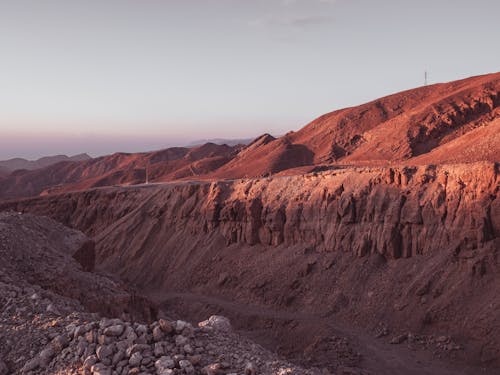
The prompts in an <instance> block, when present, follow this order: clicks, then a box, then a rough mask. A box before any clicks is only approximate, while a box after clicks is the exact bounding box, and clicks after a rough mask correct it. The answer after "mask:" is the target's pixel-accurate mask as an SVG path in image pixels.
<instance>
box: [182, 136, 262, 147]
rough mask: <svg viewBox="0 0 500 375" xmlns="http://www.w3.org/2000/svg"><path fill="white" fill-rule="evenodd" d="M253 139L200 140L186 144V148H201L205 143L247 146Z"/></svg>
mask: <svg viewBox="0 0 500 375" xmlns="http://www.w3.org/2000/svg"><path fill="white" fill-rule="evenodd" d="M254 139H255V138H241V139H224V138H211V139H202V140H198V141H194V142H191V143H189V144H188V147H193V146H201V145H204V144H205V143H214V144H216V145H228V146H237V145H248V144H249V143H251V142H252V141H253V140H254Z"/></svg>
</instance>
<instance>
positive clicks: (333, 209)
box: [0, 163, 500, 260]
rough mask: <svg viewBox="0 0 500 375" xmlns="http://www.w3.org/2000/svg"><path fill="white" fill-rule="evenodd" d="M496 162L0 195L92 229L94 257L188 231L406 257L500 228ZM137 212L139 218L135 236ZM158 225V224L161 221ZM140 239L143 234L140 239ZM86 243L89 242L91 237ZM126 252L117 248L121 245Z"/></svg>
mask: <svg viewBox="0 0 500 375" xmlns="http://www.w3.org/2000/svg"><path fill="white" fill-rule="evenodd" d="M498 170H499V167H498V165H495V164H493V163H476V164H461V165H454V166H439V167H436V166H420V167H390V168H353V169H338V170H333V171H329V172H323V173H319V174H318V173H316V174H311V175H301V176H292V177H281V178H263V179H250V180H237V181H230V182H226V181H219V182H214V183H180V184H176V185H164V186H162V185H160V186H157V187H149V188H147V189H141V188H126V189H107V190H99V191H88V192H82V193H74V194H65V195H58V196H53V197H47V198H44V199H33V200H24V201H19V202H13V203H5V204H3V205H2V206H0V208H3V209H5V208H13V209H16V210H18V211H29V212H34V213H43V214H47V215H50V216H52V217H53V218H55V219H57V220H59V221H61V222H63V223H65V224H68V225H71V226H73V227H76V228H79V229H81V230H83V231H85V232H87V233H88V234H90V235H96V239H97V241H98V247H99V249H100V251H99V257H100V260H106V258H107V256H108V255H110V256H111V254H108V251H109V247H107V246H106V243H108V242H111V241H113V240H112V238H113V237H114V238H116V239H118V238H122V237H124V233H125V232H127V233H135V234H136V235H134V239H133V240H132V241H131V242H127V245H125V244H124V245H125V246H124V247H122V252H123V253H126V251H125V249H126V248H127V247H140V248H144V244H143V243H142V245H141V244H139V243H138V242H137V241H149V242H151V241H152V240H153V239H154V238H155V237H165V236H172V235H173V234H174V233H176V232H179V231H182V232H185V231H186V230H188V231H189V232H190V233H191V234H193V235H207V236H214V235H215V234H217V235H219V236H221V237H223V238H224V241H225V244H226V245H231V244H233V243H237V244H244V245H250V246H251V245H256V244H261V245H264V246H279V245H285V246H294V245H297V244H300V245H303V246H306V247H307V246H311V247H313V248H314V249H315V250H316V251H335V252H339V251H341V252H352V253H354V254H355V255H356V256H360V257H362V256H366V255H368V254H374V253H377V254H380V255H382V256H384V257H385V258H387V259H398V258H408V257H412V256H415V255H419V254H427V253H435V252H440V251H445V249H448V250H449V251H454V252H457V253H458V252H460V251H465V250H474V249H477V248H479V247H482V246H485V245H487V244H488V243H489V242H491V241H493V242H495V241H496V240H497V239H498V237H499V234H500V212H499V209H498V207H499V203H498V200H497V193H498V191H497V190H498ZM135 218H138V219H140V220H141V221H142V225H143V227H142V228H140V230H139V232H142V231H144V230H146V231H149V232H148V236H147V238H142V239H140V238H141V236H140V235H139V236H137V232H136V231H134V226H136V225H137V222H136V220H135ZM160 227H161V228H162V230H158V229H159V228H160ZM139 239H140V240H139ZM89 246H90V245H89ZM122 255H123V254H122Z"/></svg>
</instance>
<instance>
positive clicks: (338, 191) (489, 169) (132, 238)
mask: <svg viewBox="0 0 500 375" xmlns="http://www.w3.org/2000/svg"><path fill="white" fill-rule="evenodd" d="M498 173H499V166H498V164H494V163H476V164H462V165H454V166H437V167H436V166H420V167H386V168H381V167H380V168H373V167H358V168H345V169H336V170H331V171H325V172H317V173H311V174H307V175H304V176H290V177H270V178H261V179H248V180H236V181H226V182H224V181H222V182H213V183H193V182H185V183H177V184H167V185H158V186H149V187H131V188H109V189H100V190H91V191H86V192H81V193H68V194H60V195H55V196H51V197H43V198H36V199H29V200H24V201H19V202H12V203H5V204H3V205H2V206H0V209H8V208H11V209H15V210H17V211H21V212H34V213H43V214H48V215H50V216H51V217H53V218H55V219H56V220H58V221H61V222H63V223H65V224H67V225H69V226H72V227H75V228H79V229H81V230H83V231H84V232H85V233H87V234H88V235H91V236H93V238H94V239H95V240H96V249H97V259H98V262H99V264H100V265H101V267H102V268H104V269H106V270H109V271H112V272H114V273H116V274H118V275H120V276H121V277H122V278H123V279H124V280H126V281H128V282H130V283H133V284H136V285H138V286H139V287H141V288H143V290H145V291H148V293H151V294H152V295H154V298H155V300H156V301H157V302H158V303H160V304H166V305H169V302H168V301H172V300H177V299H178V298H180V300H184V301H185V299H186V298H187V299H188V300H190V299H192V300H195V301H196V300H198V302H196V303H195V302H193V304H191V305H189V304H185V303H184V305H182V304H179V305H178V310H179V311H182V313H184V314H186V315H187V316H192V317H199V314H200V311H206V306H207V305H212V306H218V309H220V310H219V311H223V312H224V313H225V314H226V313H227V314H228V315H230V316H231V317H232V318H235V321H236V322H241V323H237V324H241V328H245V329H249V328H250V329H261V328H262V325H263V324H264V325H266V324H268V323H265V322H268V321H269V320H266V319H264V320H262V319H263V318H262V317H261V318H255V317H253V318H251V317H250V316H248V314H249V312H248V311H251V310H248V309H247V310H248V311H245V309H244V308H237V307H234V306H233V305H230V304H228V303H227V301H233V302H234V303H239V304H240V305H241V306H255V309H257V311H260V310H258V309H271V310H273V311H275V312H276V311H277V312H276V313H273V314H271V316H273V317H274V318H267V319H272V320H271V321H272V322H273V323H272V324H271V327H272V328H270V330H271V332H273V335H276V337H278V338H279V340H280V350H281V353H283V354H285V355H289V356H290V355H292V356H298V357H300V358H302V360H304V358H305V357H304V355H305V356H306V357H307V358H309V359H310V360H311V363H321V358H336V357H335V353H337V352H338V346H336V345H333V344H329V345H326V344H321V343H324V340H327V337H334V333H333V332H334V331H335V330H334V331H331V330H330V329H326V328H325V327H326V326H328V325H329V324H332V321H335V322H342V321H344V322H346V326H348V327H358V328H359V329H362V330H363V331H364V332H373V334H374V335H377V336H378V335H380V336H379V337H381V338H380V340H382V341H383V342H387V343H389V342H391V341H393V340H395V342H406V340H407V339H408V337H411V340H414V337H421V338H420V339H419V340H420V341H419V342H421V343H422V345H423V346H425V347H428V346H429V345H430V346H431V347H433V345H438V346H437V347H436V348H437V349H433V350H436V351H435V354H436V355H437V356H439V357H447V356H451V358H453V359H454V360H456V361H463V363H468V364H471V365H479V364H481V365H483V366H484V365H487V366H498V365H499V364H500V363H499V362H498V358H500V342H499V341H498V337H500V331H498V330H497V329H496V328H495V327H499V326H500V322H499V321H498V315H497V314H495V311H496V310H497V309H498V308H500V299H499V298H498V297H497V293H496V291H497V287H498V285H499V282H500V279H499V276H498V275H499V264H498V250H499V249H500V242H499V240H500V204H499V201H498V198H497V196H498V187H499V184H498ZM196 296H199V298H198V299H197V298H196ZM202 296H213V297H217V298H216V299H215V300H207V301H206V302H205V303H203V302H199V301H204V300H203V297H202ZM224 301H226V302H224ZM388 301H390V302H389V303H388ZM195 306H197V307H195ZM299 311H300V312H301V314H305V316H307V319H303V320H300V319H299V321H298V322H296V323H295V324H297V326H296V328H295V329H294V330H293V331H290V330H289V329H288V324H290V323H289V320H288V319H286V316H288V317H290V316H294V315H293V314H296V313H297V312H299ZM263 314H264V316H267V315H266V314H267V313H263ZM286 314H292V315H286ZM250 315H251V316H254V315H253V314H251V313H250ZM257 315H258V316H260V314H257ZM289 319H290V318H289ZM311 321H316V322H318V324H317V325H314V324H312V325H311V323H310V322H311ZM319 322H321V324H320V323H319ZM338 324H340V323H338ZM344 327H345V326H344ZM408 332H410V333H411V334H408ZM268 333H269V332H268ZM337 334H338V332H337ZM296 335H299V336H296ZM386 335H387V336H386ZM434 335H438V336H434ZM432 337H434V338H432ZM437 337H440V338H441V337H444V339H442V340H443V341H439V342H436V341H433V340H435V339H436V338H437ZM318 340H319V341H318ZM408 340H409V339H408ZM412 342H413V341H412ZM440 343H441V344H442V343H445V344H442V345H441V344H440ZM318 345H319V346H318ZM325 345H326V346H325ZM370 345H371V344H370ZM308 348H316V349H317V350H316V349H315V350H312V352H311V351H310V350H311V349H308ZM360 350H361V349H360ZM304 353H308V354H307V355H306V354H304ZM335 361H336V360H333V362H335ZM335 363H336V365H339V363H340V364H345V363H343V362H342V361H339V362H335ZM328 365H332V363H329V364H328ZM334 367H335V365H334ZM422 371H423V370H422ZM416 373H419V372H416ZM421 373H424V372H421ZM471 373H474V372H471Z"/></svg>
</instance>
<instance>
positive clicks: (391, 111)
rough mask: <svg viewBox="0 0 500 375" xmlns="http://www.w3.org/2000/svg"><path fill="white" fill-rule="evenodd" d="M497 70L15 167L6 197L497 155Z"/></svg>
mask: <svg viewBox="0 0 500 375" xmlns="http://www.w3.org/2000/svg"><path fill="white" fill-rule="evenodd" d="M499 93H500V73H496V74H490V75H485V76H478V77H472V78H468V79H464V80H461V81H454V82H450V83H444V84H437V85H432V86H425V87H420V88H417V89H413V90H409V91H404V92H401V93H397V94H394V95H390V96H387V97H385V98H381V99H378V100H375V101H373V102H370V103H366V104H363V105H361V106H358V107H353V108H347V109H342V110H339V111H335V112H332V113H329V114H326V115H323V116H321V117H319V118H318V119H316V120H314V121H312V122H311V123H310V124H309V125H307V126H305V127H304V128H303V129H301V130H299V131H297V132H290V133H288V134H286V135H284V136H283V137H280V138H278V139H275V138H274V137H272V136H270V135H267V134H266V135H263V136H261V137H259V138H257V139H256V140H255V141H254V142H252V143H251V144H250V145H248V146H246V147H243V146H233V147H230V146H227V145H216V144H213V143H207V144H205V145H202V146H196V147H193V148H182V147H176V148H170V149H166V150H162V151H156V152H149V153H139V154H123V153H117V154H113V155H109V156H105V157H102V158H97V159H93V160H90V161H81V162H74V163H72V162H62V163H58V164H56V165H52V166H50V167H47V168H44V169H38V170H35V171H18V172H16V173H14V174H12V175H11V176H9V177H7V178H4V179H3V180H0V199H2V198H3V199H6V198H19V197H27V196H34V195H39V194H41V193H42V194H47V193H55V192H65V191H74V190H83V189H88V188H92V187H98V186H110V185H116V184H138V183H142V182H144V181H145V177H146V176H145V173H146V167H147V168H148V170H149V180H150V181H155V182H165V181H174V180H181V179H198V180H199V179H203V180H214V179H221V178H227V179H233V178H251V177H261V176H267V175H272V174H278V173H279V174H286V175H293V174H295V173H297V171H298V168H302V170H307V171H311V170H313V169H314V168H317V167H327V166H334V165H387V164H393V165H394V164H400V165H415V164H419V165H425V164H443V163H457V162H473V161H486V160H487V161H498V149H499V143H498V126H499V125H498V118H499V117H500V108H499V105H500V94H499Z"/></svg>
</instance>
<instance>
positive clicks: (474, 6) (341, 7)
mask: <svg viewBox="0 0 500 375" xmlns="http://www.w3.org/2000/svg"><path fill="white" fill-rule="evenodd" d="M499 11H500V3H499V2H498V1H494V0H479V1H476V2H466V1H463V0H458V1H451V0H441V1H430V0H424V1H420V2H418V3H416V2H412V1H396V0H388V1H377V2H374V1H368V0H255V1H252V2H248V1H243V0H213V1H201V0H193V1H180V0H173V1H168V2H165V1H161V0H142V1H137V0H99V1H98V0H89V1H85V2H81V1H76V0H17V1H15V2H13V1H2V0H0V48H1V51H2V59H1V60H0V61H1V62H0V85H1V87H2V90H0V100H1V102H2V112H1V114H0V159H1V160H3V159H9V158H13V157H24V158H28V159H36V158H39V157H41V156H48V155H55V154H67V155H74V154H79V153H83V152H86V153H89V154H90V155H92V156H98V155H103V154H108V153H112V152H119V151H123V152H134V151H135V152H139V151H147V150H155V149H161V148H165V147H170V146H174V145H179V146H180V145H186V144H189V143H191V142H193V141H196V140H201V139H212V138H225V139H234V138H251V137H256V136H258V135H260V134H262V133H271V134H275V135H277V134H283V133H286V132H287V131H290V130H297V129H300V128H301V127H303V126H304V125H305V124H307V123H308V122H309V121H311V120H313V119H314V118H316V117H318V116H320V115H322V114H324V113H326V112H330V111H332V110H336V109H341V108H344V107H348V106H353V105H358V104H362V103H364V102H367V101H370V100H373V99H376V98H379V97H382V96H385V95H388V94H391V93H395V92H399V91H402V90H406V89H410V88H414V87H418V86H422V85H423V83H424V71H428V74H429V83H431V84H432V83H438V82H447V81H451V80H456V79H461V78H467V77H470V76H475V75H481V74H487V73H494V72H497V71H498V70H499V68H498V61H500V50H498V49H497V48H495V47H494V46H495V45H496V44H497V39H498V38H497V37H498V30H497V20H496V15H497V14H498V12H499Z"/></svg>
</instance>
